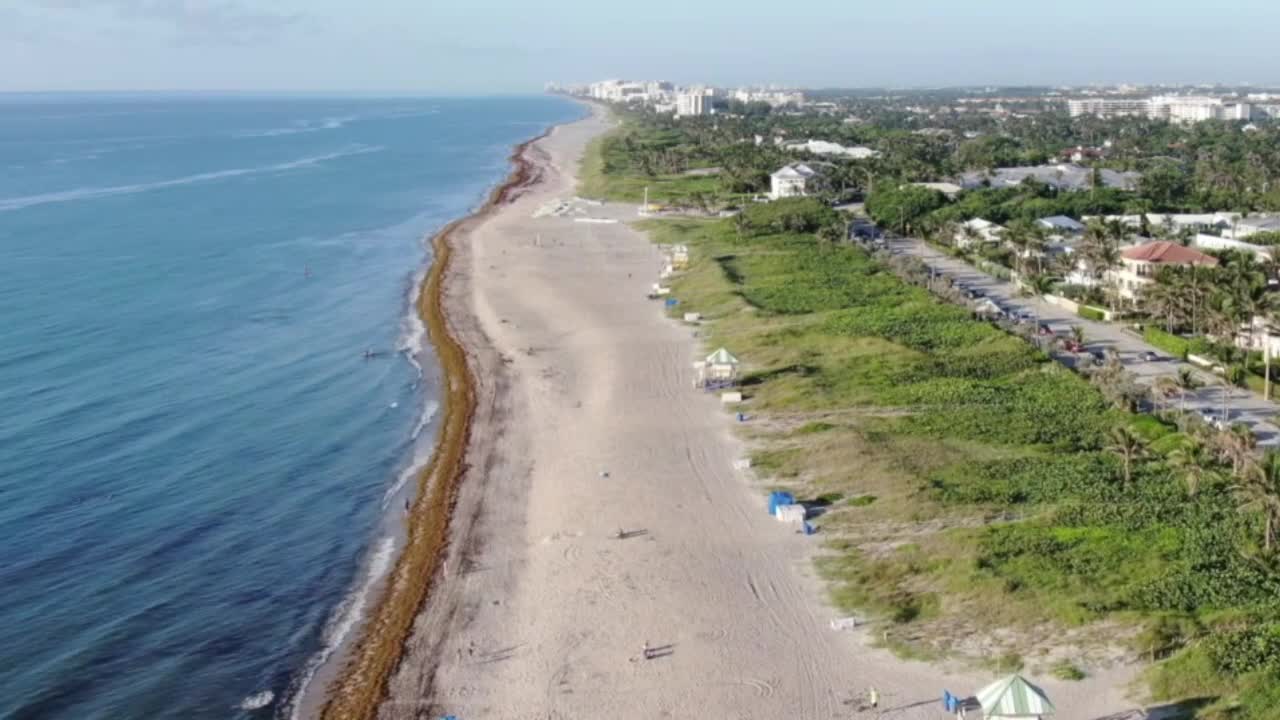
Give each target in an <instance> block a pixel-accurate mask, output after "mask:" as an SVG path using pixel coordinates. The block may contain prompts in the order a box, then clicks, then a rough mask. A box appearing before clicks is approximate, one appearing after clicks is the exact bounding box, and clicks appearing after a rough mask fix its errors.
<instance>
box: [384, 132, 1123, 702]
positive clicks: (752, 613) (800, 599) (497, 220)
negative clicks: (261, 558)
mask: <svg viewBox="0 0 1280 720" xmlns="http://www.w3.org/2000/svg"><path fill="white" fill-rule="evenodd" d="M607 128H608V120H607V119H606V118H605V117H603V116H602V115H601V114H600V113H599V112H598V111H597V112H595V113H594V114H593V115H592V116H591V117H589V118H587V119H584V120H582V121H579V122H576V123H572V124H569V125H564V126H560V127H557V128H555V129H554V130H553V131H552V132H551V133H550V134H549V135H548V136H547V137H545V138H543V139H541V140H539V141H538V142H536V143H534V144H532V145H531V146H529V147H528V148H527V149H526V150H525V151H524V152H525V159H526V160H527V161H528V162H530V163H532V165H533V166H535V167H536V168H538V169H539V172H537V173H535V175H536V181H535V182H533V183H532V184H531V185H528V186H526V187H525V188H524V189H523V190H520V191H518V192H516V193H509V194H508V197H507V198H504V199H503V201H502V202H500V203H498V206H497V207H495V208H493V209H492V210H491V211H490V212H488V213H485V214H484V215H483V216H482V217H479V218H476V219H475V220H474V221H472V222H464V223H463V224H461V225H460V226H458V227H457V228H456V229H455V231H454V232H453V233H452V234H451V235H450V237H449V242H450V243H451V246H452V248H453V253H454V254H453V257H452V260H451V262H450V264H449V266H448V270H447V272H446V273H445V276H444V277H443V307H444V310H445V313H446V316H447V319H448V324H449V327H450V330H451V334H452V335H453V336H454V337H455V338H456V339H457V341H458V342H459V343H460V345H461V346H462V348H464V349H465V352H466V355H467V365H468V367H469V370H470V373H471V376H472V378H473V383H472V384H473V392H474V403H475V405H474V407H475V409H474V413H473V415H472V417H471V425H470V434H469V442H468V443H467V446H466V455H465V459H464V465H463V468H464V469H463V472H462V475H461V477H460V478H459V483H458V485H457V494H456V499H455V503H454V504H453V506H452V507H453V511H452V517H451V520H450V524H449V527H448V533H449V544H448V550H447V555H446V558H445V562H444V563H443V566H442V567H441V569H440V570H439V574H438V575H437V576H436V580H435V581H434V582H433V583H432V586H431V590H430V595H429V598H428V600H427V602H426V605H425V607H424V608H423V610H422V612H421V613H420V614H419V615H418V616H417V618H416V621H415V622H414V625H413V632H412V636H411V638H410V639H409V641H408V643H407V645H406V647H405V654H404V657H403V658H402V659H401V661H400V663H399V665H398V668H397V669H396V671H395V673H394V675H393V676H392V677H391V680H390V683H389V697H388V698H387V699H385V700H384V701H383V703H382V706H381V709H380V711H379V716H380V717H384V718H390V719H399V718H432V717H436V716H439V715H445V714H451V715H456V716H457V717H458V718H460V719H463V720H469V719H474V718H583V719H587V718H655V717H711V718H780V717H792V718H832V717H880V716H884V717H893V718H938V717H944V715H943V713H942V711H941V709H940V703H939V701H938V699H939V698H940V696H941V695H942V691H943V689H944V688H947V689H950V690H951V691H952V692H955V693H963V694H968V693H970V692H972V691H974V690H976V689H977V688H978V687H979V686H981V685H983V684H985V683H986V682H988V681H990V680H992V679H994V677H995V676H994V675H993V674H990V673H985V672H979V671H950V670H948V669H946V668H939V667H936V666H930V665H926V664H923V663H916V662H907V661H903V660H900V659H897V658H895V657H894V656H893V655H892V654H890V653H889V652H887V651H884V650H878V649H874V648H872V647H871V642H870V638H868V637H867V636H866V635H865V634H864V633H863V632H862V631H834V630H832V629H831V627H830V621H831V619H832V618H833V617H835V615H836V614H835V612H834V611H833V610H832V609H831V608H829V607H827V606H826V605H825V604H824V602H823V597H824V594H823V589H822V587H821V584H820V583H819V581H818V580H817V578H816V577H815V576H814V571H813V568H812V558H813V556H814V554H815V553H817V552H820V551H821V540H820V539H819V538H820V536H816V537H805V536H802V535H799V534H797V533H796V530H795V527H794V526H791V525H786V524H782V523H779V522H777V521H775V520H774V519H772V518H771V517H769V515H768V514H767V512H766V510H765V499H764V497H763V492H762V488H763V485H764V482H763V481H760V480H756V479H754V478H752V477H751V476H750V475H749V471H742V470H735V468H734V461H735V460H736V459H738V458H740V457H743V456H744V455H745V453H746V450H745V448H743V447H742V446H741V445H740V443H739V442H738V441H737V440H736V439H735V438H734V436H733V435H732V433H731V426H732V422H731V417H730V415H729V414H728V413H727V412H726V411H725V410H724V409H723V408H722V407H721V406H720V404H719V402H718V401H717V399H716V398H715V397H714V396H709V395H706V394H703V393H701V392H699V391H696V390H694V389H693V388H692V380H693V370H692V368H691V362H692V361H693V360H694V359H696V358H697V357H698V356H699V354H700V351H701V350H702V349H701V348H700V347H699V346H698V344H697V339H696V338H695V337H694V336H693V332H692V329H691V328H689V327H686V326H682V325H680V324H679V323H677V322H674V321H672V320H670V319H668V318H666V317H665V316H664V314H663V312H662V308H661V306H660V304H659V303H655V302H651V301H648V300H646V299H645V297H644V295H645V293H646V290H647V289H648V288H649V286H650V284H651V283H653V282H654V281H655V280H656V279H657V273H658V270H659V268H660V267H661V264H662V260H661V256H660V254H659V251H658V250H657V248H655V247H654V246H652V245H651V244H650V242H649V241H648V240H647V239H646V238H645V237H644V236H643V235H642V234H641V233H639V232H637V231H635V230H634V229H632V228H630V227H629V226H628V225H626V224H625V222H626V221H629V220H632V219H634V218H635V208H634V206H624V205H615V204H607V205H604V206H588V207H587V212H588V214H589V215H590V216H591V217H594V218H598V219H616V220H621V221H623V222H617V223H605V222H598V223H592V222H579V221H576V220H575V219H574V218H572V217H549V216H544V217H535V212H536V211H537V210H538V209H539V208H540V207H542V206H544V205H545V204H547V203H548V202H549V201H553V200H555V199H557V198H565V199H567V198H570V197H571V196H572V195H573V192H574V187H575V185H576V179H575V173H576V170H577V166H578V161H579V158H580V157H581V154H582V152H583V149H584V147H585V145H586V143H587V142H588V141H589V140H590V139H591V138H592V137H595V136H597V135H599V134H600V133H602V132H604V131H605V130H607ZM510 195H515V196H516V197H514V198H512V197H510ZM703 354H705V353H703ZM620 530H621V531H623V532H624V533H625V534H626V537H625V538H623V539H619V538H618V537H617V534H618V532H619V531H620ZM645 646H648V648H650V649H651V650H657V652H656V653H655V654H656V655H657V657H653V658H651V659H645V658H644V657H643V652H642V649H643V648H644V647H645ZM1131 673H1132V671H1131V670H1126V669H1120V670H1117V671H1115V672H1114V673H1112V674H1110V675H1098V676H1093V677H1090V678H1089V679H1087V680H1085V681H1083V682H1074V683H1073V682H1058V681H1053V680H1052V679H1046V678H1036V679H1037V680H1042V681H1044V686H1045V688H1046V690H1047V691H1048V692H1049V694H1050V696H1051V697H1052V698H1053V699H1054V701H1055V702H1056V704H1057V706H1058V708H1059V715H1058V717H1059V718H1061V719H1062V720H1097V719H1100V718H1108V719H1109V720H1116V719H1118V718H1131V717H1132V718H1137V717H1144V715H1142V714H1135V713H1131V712H1128V711H1129V710H1132V709H1133V708H1135V704H1134V703H1133V702H1130V701H1126V700H1125V699H1124V697H1123V694H1124V688H1123V685H1124V684H1125V683H1126V682H1127V681H1128V680H1130V679H1131ZM872 686H874V687H875V688H877V689H878V690H879V693H880V705H879V708H877V709H875V710H872V709H870V708H862V707H861V705H862V704H863V700H864V698H865V693H866V690H867V688H869V687H872Z"/></svg>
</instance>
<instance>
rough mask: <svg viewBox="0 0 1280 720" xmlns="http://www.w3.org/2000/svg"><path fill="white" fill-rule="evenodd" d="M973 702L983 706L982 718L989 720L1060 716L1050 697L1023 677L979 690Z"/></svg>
mask: <svg viewBox="0 0 1280 720" xmlns="http://www.w3.org/2000/svg"><path fill="white" fill-rule="evenodd" d="M974 699H976V700H977V701H978V704H979V705H981V706H982V717H983V718H985V719H986V720H992V719H993V718H1024V719H1033V718H1043V717H1046V716H1049V715H1053V714H1054V713H1056V712H1057V711H1056V710H1055V709H1054V707H1053V703H1051V702H1049V696H1048V695H1045V694H1044V691H1043V690H1041V689H1040V688H1038V687H1036V686H1035V685H1032V684H1031V683H1030V682H1027V680H1026V678H1024V677H1022V676H1021V675H1010V676H1008V677H1006V678H1001V679H1000V680H997V681H995V682H993V683H991V684H990V685H988V686H986V687H984V688H982V689H981V690H979V691H978V692H977V694H976V695H975V696H974Z"/></svg>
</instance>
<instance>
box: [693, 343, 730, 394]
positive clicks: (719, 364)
mask: <svg viewBox="0 0 1280 720" xmlns="http://www.w3.org/2000/svg"><path fill="white" fill-rule="evenodd" d="M738 364H739V363H738V358H736V357H734V356H733V354H732V353H730V352H729V351H728V350H725V349H724V348H720V349H719V350H716V351H715V352H713V353H711V354H710V355H708V356H707V359H706V360H700V361H698V362H696V363H694V364H693V369H694V370H697V371H698V377H697V380H696V381H695V382H694V386H695V387H700V388H706V389H707V390H716V389H720V388H727V387H733V386H734V384H735V383H737V381H738Z"/></svg>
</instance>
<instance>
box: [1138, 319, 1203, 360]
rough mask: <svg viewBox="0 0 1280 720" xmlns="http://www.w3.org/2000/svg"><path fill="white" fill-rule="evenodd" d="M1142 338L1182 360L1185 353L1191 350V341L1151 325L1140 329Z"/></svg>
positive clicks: (1184, 357) (1185, 355) (1184, 358)
mask: <svg viewBox="0 0 1280 720" xmlns="http://www.w3.org/2000/svg"><path fill="white" fill-rule="evenodd" d="M1142 339H1143V340H1146V341H1147V342H1148V343H1150V344H1152V345H1155V346H1156V347H1158V348H1160V349H1161V350H1163V351H1165V352H1167V353H1169V354H1170V355H1173V356H1174V357H1177V358H1181V359H1183V360H1186V359H1187V353H1189V352H1191V342H1190V341H1189V340H1187V339H1186V338H1183V337H1179V336H1177V335H1174V334H1173V333H1168V332H1165V331H1164V330H1161V329H1160V328H1158V327H1153V326H1151V325H1148V326H1146V327H1144V328H1143V329H1142Z"/></svg>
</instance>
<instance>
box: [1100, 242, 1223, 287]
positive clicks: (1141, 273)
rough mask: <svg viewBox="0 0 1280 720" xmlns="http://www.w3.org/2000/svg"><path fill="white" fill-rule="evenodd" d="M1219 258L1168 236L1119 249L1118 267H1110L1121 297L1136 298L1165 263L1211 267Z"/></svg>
mask: <svg viewBox="0 0 1280 720" xmlns="http://www.w3.org/2000/svg"><path fill="white" fill-rule="evenodd" d="M1217 264H1218V258H1216V257H1213V256H1212V255H1205V254H1204V253H1202V252H1200V251H1198V250H1192V249H1191V248H1189V247H1183V246H1182V245H1179V244H1178V243H1175V242H1169V241H1168V240H1156V241H1153V242H1148V243H1143V244H1141V245H1135V246H1133V247H1131V248H1126V249H1125V250H1124V251H1123V252H1121V253H1120V267H1118V268H1115V269H1112V270H1111V271H1109V273H1108V275H1109V276H1110V279H1111V280H1112V281H1113V282H1114V283H1115V285H1116V287H1117V288H1118V290H1119V292H1120V297H1122V298H1125V299H1126V300H1135V299H1137V297H1138V292H1139V291H1140V290H1141V289H1142V287H1143V286H1144V285H1147V284H1149V283H1151V282H1154V280H1155V277H1156V273H1158V272H1160V268H1162V267H1165V266H1168V265H1200V266H1204V267H1214V266H1216V265H1217Z"/></svg>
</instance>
